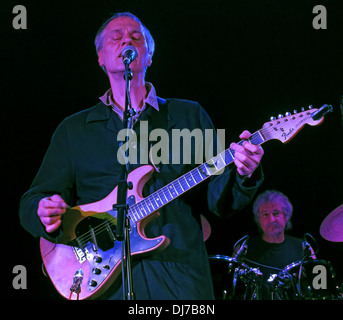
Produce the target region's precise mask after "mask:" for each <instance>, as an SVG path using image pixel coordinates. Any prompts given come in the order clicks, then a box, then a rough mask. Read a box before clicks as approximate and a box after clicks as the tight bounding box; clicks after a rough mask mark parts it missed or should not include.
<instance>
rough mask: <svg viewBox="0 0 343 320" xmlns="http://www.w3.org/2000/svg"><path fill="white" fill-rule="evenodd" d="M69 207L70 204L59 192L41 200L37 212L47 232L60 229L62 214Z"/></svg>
mask: <svg viewBox="0 0 343 320" xmlns="http://www.w3.org/2000/svg"><path fill="white" fill-rule="evenodd" d="M67 207H68V205H67V204H66V203H65V202H64V200H63V199H62V198H61V197H60V196H59V195H57V194H55V195H53V196H51V197H46V198H43V199H41V200H40V201H39V204H38V210H37V214H38V216H39V218H40V220H41V221H42V223H43V225H44V226H45V230H46V231H47V232H49V233H50V232H53V231H55V230H57V229H58V227H59V226H60V225H61V223H62V220H61V217H62V214H64V213H65V212H66V208H67Z"/></svg>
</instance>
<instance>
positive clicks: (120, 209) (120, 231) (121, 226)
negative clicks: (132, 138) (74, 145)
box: [113, 61, 135, 300]
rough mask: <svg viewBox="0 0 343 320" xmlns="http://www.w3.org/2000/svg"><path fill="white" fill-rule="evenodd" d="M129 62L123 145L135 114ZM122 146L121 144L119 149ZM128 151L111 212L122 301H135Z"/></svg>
mask: <svg viewBox="0 0 343 320" xmlns="http://www.w3.org/2000/svg"><path fill="white" fill-rule="evenodd" d="M129 64H130V62H128V61H124V65H125V74H124V79H125V92H126V94H125V111H124V116H123V127H124V128H126V138H125V143H126V142H127V141H128V140H129V134H130V130H132V125H133V123H132V117H133V115H134V113H135V111H134V109H132V108H131V100H130V81H131V79H132V77H133V74H132V70H131V69H130V68H129ZM122 145H123V142H121V144H120V147H121V146H122ZM127 154H128V149H127V150H126V151H125V157H124V158H125V164H123V165H122V168H121V173H120V178H119V182H118V193H117V204H114V205H113V210H117V229H116V239H117V240H118V241H121V242H122V282H123V300H135V294H134V292H133V281H132V265H131V247H130V229H131V228H130V219H129V217H128V210H129V205H128V203H127V190H128V189H132V183H130V182H128V181H127V178H128V171H129V161H128V156H127Z"/></svg>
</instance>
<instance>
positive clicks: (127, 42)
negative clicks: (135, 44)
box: [121, 33, 132, 47]
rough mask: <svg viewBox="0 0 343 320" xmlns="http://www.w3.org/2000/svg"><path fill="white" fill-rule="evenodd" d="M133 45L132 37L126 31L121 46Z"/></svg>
mask: <svg viewBox="0 0 343 320" xmlns="http://www.w3.org/2000/svg"><path fill="white" fill-rule="evenodd" d="M131 45H132V39H131V37H130V35H129V34H127V33H126V34H125V35H124V37H123V39H122V42H121V46H122V47H125V46H131Z"/></svg>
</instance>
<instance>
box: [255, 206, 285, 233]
mask: <svg viewBox="0 0 343 320" xmlns="http://www.w3.org/2000/svg"><path fill="white" fill-rule="evenodd" d="M259 213H260V225H261V228H262V230H263V232H264V234H266V235H268V236H277V235H279V234H281V233H283V232H284V229H285V226H286V223H287V219H286V218H285V214H284V212H283V210H282V206H281V204H280V203H277V202H267V203H264V204H261V205H260V207H259Z"/></svg>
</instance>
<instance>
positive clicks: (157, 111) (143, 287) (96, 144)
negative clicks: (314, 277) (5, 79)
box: [20, 13, 263, 299]
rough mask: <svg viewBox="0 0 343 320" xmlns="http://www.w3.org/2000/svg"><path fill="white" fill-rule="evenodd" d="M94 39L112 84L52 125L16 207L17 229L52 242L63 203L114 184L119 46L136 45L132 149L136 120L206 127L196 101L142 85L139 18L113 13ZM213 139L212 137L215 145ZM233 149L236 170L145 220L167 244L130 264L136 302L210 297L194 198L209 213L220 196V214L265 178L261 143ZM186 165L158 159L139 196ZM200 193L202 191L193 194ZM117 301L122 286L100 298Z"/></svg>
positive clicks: (146, 36)
mask: <svg viewBox="0 0 343 320" xmlns="http://www.w3.org/2000/svg"><path fill="white" fill-rule="evenodd" d="M95 45H96V50H97V53H98V61H99V65H100V66H101V67H102V69H103V70H104V71H105V72H106V74H107V76H108V78H109V82H110V89H109V90H108V91H107V92H106V93H105V94H104V95H103V96H102V97H101V98H100V102H99V103H98V104H96V105H95V106H93V107H92V108H89V109H86V110H83V111H81V112H79V113H77V114H74V115H72V116H69V117H67V118H66V119H65V120H64V121H62V123H61V124H60V125H59V126H58V128H57V130H56V131H55V133H54V135H53V137H52V139H51V143H50V146H49V148H48V150H47V152H46V154H45V157H44V159H43V162H42V164H41V167H40V169H39V171H38V173H37V175H36V177H35V179H34V180H33V183H32V185H31V188H30V189H29V190H28V191H27V192H26V193H25V194H24V195H23V197H22V199H21V203H20V219H21V224H22V226H23V227H24V228H25V229H26V230H27V231H29V232H30V233H31V234H32V235H33V236H35V237H43V238H45V239H47V240H49V241H51V242H54V241H58V238H59V236H60V235H61V224H62V223H63V219H62V217H63V214H64V213H65V211H66V207H67V206H75V205H81V204H87V203H91V202H95V201H99V200H101V199H103V198H104V197H106V196H107V195H108V194H109V193H110V192H111V191H112V190H113V188H114V187H115V186H116V185H117V184H118V177H119V173H120V166H119V162H118V159H117V151H118V147H119V142H118V141H117V134H118V132H119V130H121V129H122V126H123V125H122V119H123V110H124V105H125V88H124V87H125V82H124V81H123V74H124V64H123V61H122V50H123V48H125V47H126V46H134V47H135V48H136V49H137V51H138V56H137V59H136V60H134V61H133V62H132V63H131V65H130V68H131V69H132V71H133V79H132V81H131V88H130V97H131V105H132V107H133V108H134V109H135V110H136V111H137V113H136V115H135V117H134V126H133V130H134V131H135V132H136V133H137V137H138V143H137V148H138V149H140V143H139V141H140V136H139V134H138V133H139V132H140V131H139V128H140V124H141V121H143V120H144V121H148V123H149V132H150V131H151V130H152V129H153V128H154V127H155V128H163V129H165V130H166V131H167V132H168V134H170V133H171V129H172V128H173V129H180V130H181V129H184V128H187V129H189V130H190V131H192V130H194V129H196V128H200V129H201V130H203V132H204V130H205V129H212V130H214V128H213V125H212V122H211V120H210V118H209V116H208V115H207V114H206V112H205V111H204V109H202V107H201V106H200V105H199V104H198V103H196V102H192V101H186V100H178V99H167V100H165V99H161V98H158V97H157V96H156V91H155V88H154V87H153V85H152V84H151V83H148V82H146V81H145V74H146V70H147V68H148V67H149V66H150V65H151V63H152V56H153V53H154V47H155V44H154V40H153V38H152V36H151V34H150V32H149V31H148V29H147V28H146V27H145V26H144V25H143V24H142V23H141V21H140V20H139V19H138V18H137V17H135V16H134V15H132V14H130V13H120V14H116V15H114V16H112V17H111V18H110V19H108V20H107V21H106V22H105V23H104V25H103V26H102V27H101V28H100V29H99V31H98V33H97V36H96V39H95ZM156 119H159V120H158V121H156ZM249 137H250V133H249V132H248V131H244V132H243V133H242V134H241V136H240V138H241V139H248V138H249ZM169 141H171V139H169ZM216 141H217V139H216V136H215V137H214V142H213V143H214V145H216ZM166 147H168V148H169V146H166ZM231 148H232V149H233V150H235V151H236V153H235V161H234V163H235V166H236V169H237V170H235V169H234V167H230V168H228V167H227V168H226V170H225V172H224V173H222V174H221V175H217V176H214V177H212V178H211V179H210V181H209V183H207V182H206V183H207V184H206V183H204V186H202V188H199V187H197V189H195V190H196V191H195V192H193V191H190V195H187V196H181V197H179V198H177V199H175V200H173V201H172V202H171V203H169V204H167V205H166V206H164V207H163V208H161V210H160V214H161V216H160V217H159V218H158V219H155V220H153V221H152V222H150V223H149V224H148V225H147V226H146V228H145V234H146V236H147V237H156V236H160V235H165V236H167V237H168V238H169V239H170V244H169V246H168V247H167V248H166V249H165V250H163V251H162V252H159V253H155V254H153V255H151V256H149V257H144V258H137V259H134V260H133V269H132V274H133V284H134V291H135V294H136V298H137V299H213V298H214V295H213V290H212V281H211V274H210V270H209V265H208V258H207V253H206V249H205V245H204V243H203V240H202V231H201V227H200V223H199V221H200V218H199V216H200V212H199V211H197V210H196V203H197V202H199V203H201V200H205V201H206V200H207V205H208V208H209V209H210V210H211V211H212V212H214V213H216V214H221V209H222V208H223V204H224V202H225V206H226V210H225V211H226V212H227V207H228V206H230V207H231V211H232V210H238V209H240V208H242V207H243V206H245V205H247V204H248V203H249V202H250V201H251V199H252V198H253V196H254V195H255V193H256V191H257V189H258V187H259V186H260V184H261V183H262V180H263V174H262V170H261V168H260V166H259V164H260V161H261V158H262V155H263V149H262V148H261V147H259V146H255V145H253V144H251V143H249V142H247V141H246V142H245V143H244V145H243V146H240V145H238V144H235V143H233V144H232V145H231ZM182 150H183V149H182V145H181V148H180V156H181V157H180V159H183V157H182V156H183V153H182ZM187 150H188V151H189V152H190V153H191V156H193V157H194V146H193V144H192V145H190V146H187ZM214 150H217V149H216V148H214ZM139 151H140V150H138V154H140V152H139ZM143 151H144V150H143ZM144 152H145V151H144ZM192 159H193V158H192ZM142 164H147V163H140V161H138V163H130V171H132V170H134V169H136V168H137V167H139V166H140V165H142ZM193 167H194V165H193V166H192V165H189V164H184V163H182V162H181V164H180V163H176V164H175V163H172V161H170V162H169V163H168V164H162V165H161V166H160V167H159V170H158V172H155V173H154V174H153V176H152V178H151V179H150V180H149V181H148V182H147V183H146V185H145V188H144V196H146V195H148V194H150V193H152V192H154V191H156V190H158V189H160V188H161V187H163V186H165V185H166V184H167V183H169V182H170V181H172V180H174V179H176V178H178V177H179V176H180V175H182V174H184V173H186V172H187V171H189V170H190V169H191V168H193ZM201 192H205V194H204V195H203V196H201ZM195 200H196V201H195ZM202 209H203V208H202ZM121 298H122V289H121V287H120V285H118V286H115V285H113V286H112V287H111V288H110V289H109V290H107V291H106V292H105V294H103V295H102V296H101V299H121Z"/></svg>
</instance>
